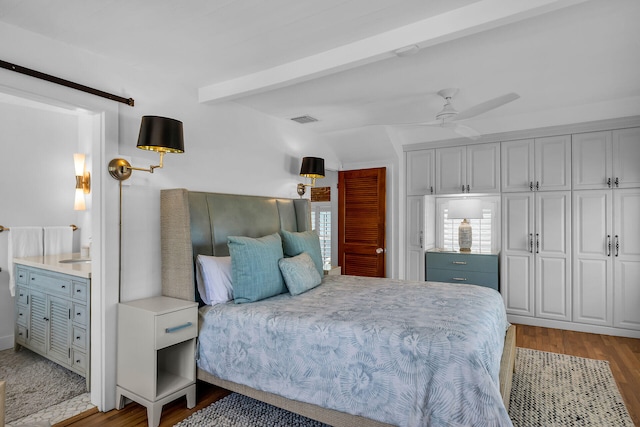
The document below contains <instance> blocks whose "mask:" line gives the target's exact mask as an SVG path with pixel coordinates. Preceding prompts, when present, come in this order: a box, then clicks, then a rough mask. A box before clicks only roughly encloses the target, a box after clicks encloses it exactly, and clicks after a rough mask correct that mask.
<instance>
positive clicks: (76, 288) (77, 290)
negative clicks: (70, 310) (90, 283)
mask: <svg viewBox="0 0 640 427" xmlns="http://www.w3.org/2000/svg"><path fill="white" fill-rule="evenodd" d="M73 298H74V299H77V300H80V301H86V300H87V284H86V283H81V282H76V281H74V282H73Z"/></svg>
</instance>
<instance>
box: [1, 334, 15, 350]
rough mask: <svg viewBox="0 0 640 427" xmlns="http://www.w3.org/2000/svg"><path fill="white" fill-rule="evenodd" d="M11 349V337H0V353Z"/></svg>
mask: <svg viewBox="0 0 640 427" xmlns="http://www.w3.org/2000/svg"><path fill="white" fill-rule="evenodd" d="M10 348H13V335H7V336H6V337H0V351H2V350H8V349H10Z"/></svg>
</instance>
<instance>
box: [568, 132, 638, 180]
mask: <svg viewBox="0 0 640 427" xmlns="http://www.w3.org/2000/svg"><path fill="white" fill-rule="evenodd" d="M572 157H573V162H572V164H573V173H572V175H573V176H572V182H573V189H574V190H590V189H598V190H599V189H608V188H634V187H640V167H639V166H638V165H640V128H630V129H620V130H614V131H604V132H589V133H581V134H576V135H573V140H572Z"/></svg>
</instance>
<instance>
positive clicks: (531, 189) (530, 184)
mask: <svg viewBox="0 0 640 427" xmlns="http://www.w3.org/2000/svg"><path fill="white" fill-rule="evenodd" d="M529 191H533V181H529Z"/></svg>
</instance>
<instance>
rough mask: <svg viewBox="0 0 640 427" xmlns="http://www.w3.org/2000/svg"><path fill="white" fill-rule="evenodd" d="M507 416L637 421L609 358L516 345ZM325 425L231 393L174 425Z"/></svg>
mask: <svg viewBox="0 0 640 427" xmlns="http://www.w3.org/2000/svg"><path fill="white" fill-rule="evenodd" d="M509 416H510V417H511V419H512V421H513V425H514V426H515V427H536V426H540V427H553V426H558V427H560V426H562V427H571V426H576V427H577V426H580V427H583V426H584V427H601V426H619V427H634V424H633V422H632V421H631V417H630V416H629V413H628V412H627V409H626V407H625V406H624V402H623V401H622V396H621V395H620V392H619V391H618V388H617V386H616V383H615V380H614V378H613V375H612V374H611V369H610V368H609V362H607V361H602V360H593V359H583V358H580V357H574V356H567V355H563V354H556V353H547V352H542V351H536V350H529V349H522V348H518V349H517V353H516V372H515V374H514V377H513V388H512V391H511V402H510V404H509ZM204 426H208V427H249V426H251V427H285V426H297V427H324V426H325V424H322V423H319V422H317V421H313V420H310V419H308V418H305V417H302V416H300V415H296V414H292V413H291V412H288V411H285V410H283V409H279V408H276V407H274V406H271V405H268V404H266V403H262V402H259V401H257V400H254V399H251V398H249V397H245V396H242V395H239V394H236V393H232V394H230V395H228V396H226V397H225V398H223V399H220V400H218V401H217V402H214V403H212V404H211V405H209V406H208V407H206V408H204V409H201V410H200V411H198V412H196V413H194V414H193V415H191V416H190V417H189V418H187V419H185V420H183V421H182V422H180V423H178V424H176V427H204Z"/></svg>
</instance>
